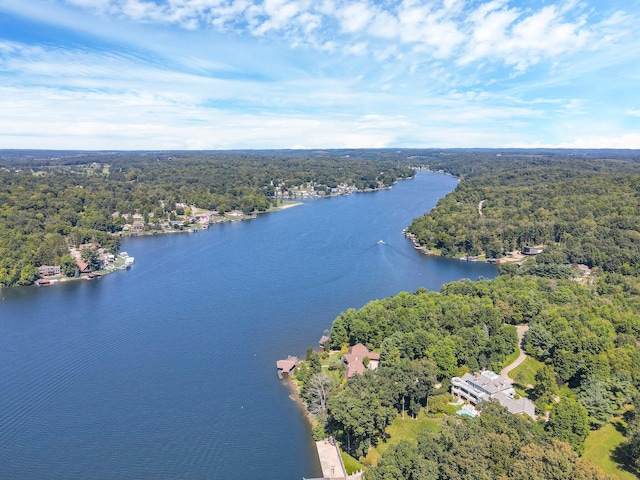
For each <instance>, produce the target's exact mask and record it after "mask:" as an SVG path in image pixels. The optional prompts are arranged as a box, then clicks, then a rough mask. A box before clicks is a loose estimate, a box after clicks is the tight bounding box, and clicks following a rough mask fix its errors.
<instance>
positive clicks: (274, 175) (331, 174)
mask: <svg viewBox="0 0 640 480" xmlns="http://www.w3.org/2000/svg"><path fill="white" fill-rule="evenodd" d="M314 155H315V156H314ZM345 155H346V156H345ZM412 175H413V171H412V170H411V169H410V168H408V167H407V166H403V165H399V164H398V163H397V162H391V161H388V160H385V159H381V160H380V161H371V160H363V159H358V158H352V157H350V156H349V155H348V154H344V155H336V154H333V155H323V154H322V152H317V153H316V154H313V155H312V154H311V152H309V154H307V153H305V152H303V153H300V152H298V153H295V152H293V151H286V152H276V151H273V152H257V153H256V152H248V153H241V152H73V151H72V152H61V151H23V150H19V151H11V150H6V151H2V152H0V286H15V285H30V284H32V283H33V282H34V281H35V280H37V278H38V269H37V267H38V266H41V265H60V264H63V266H64V264H68V263H69V262H71V263H73V262H72V260H71V259H70V257H68V249H69V247H70V246H77V245H80V244H83V243H85V242H92V243H94V244H99V245H101V246H102V247H104V248H105V249H106V250H108V251H110V252H112V253H116V252H117V250H118V248H119V246H120V236H119V233H120V232H121V231H122V228H123V225H124V222H123V220H122V216H120V215H114V213H115V212H119V213H120V214H123V213H127V214H139V215H142V216H143V217H144V219H145V221H149V220H150V219H153V220H154V221H156V222H157V221H159V220H161V219H170V218H171V219H175V218H172V215H173V216H175V213H176V207H175V205H176V204H186V205H190V206H191V205H193V206H195V207H197V208H202V209H206V210H216V211H218V212H221V213H224V212H227V211H230V210H236V209H237V210H242V211H243V212H244V213H245V214H250V213H253V212H263V211H265V210H267V209H268V208H269V207H270V206H272V205H275V203H276V201H277V198H276V190H277V191H278V192H279V193H280V195H281V196H282V195H286V194H287V193H288V192H289V191H290V190H294V188H295V187H298V186H301V185H309V184H312V185H313V186H314V189H315V191H324V192H329V191H330V189H331V188H334V187H336V186H337V185H338V184H348V185H350V186H353V187H355V188H357V189H358V190H362V191H364V190H368V189H376V188H384V187H388V186H390V185H392V184H393V183H395V182H396V181H397V180H398V179H400V178H408V177H410V176H412ZM70 271H73V268H72V269H71V270H70Z"/></svg>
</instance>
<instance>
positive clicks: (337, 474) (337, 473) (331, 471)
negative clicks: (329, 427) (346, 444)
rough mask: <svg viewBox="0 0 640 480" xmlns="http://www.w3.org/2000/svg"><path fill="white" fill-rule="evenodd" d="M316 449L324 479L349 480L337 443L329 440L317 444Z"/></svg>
mask: <svg viewBox="0 0 640 480" xmlns="http://www.w3.org/2000/svg"><path fill="white" fill-rule="evenodd" d="M316 448H317V449H318V458H319V459H320V466H321V467H322V475H323V477H324V478H327V479H329V480H347V472H346V470H345V468H344V463H342V457H341V456H340V450H339V449H338V445H337V444H336V442H332V441H330V440H329V439H325V440H321V441H319V442H316Z"/></svg>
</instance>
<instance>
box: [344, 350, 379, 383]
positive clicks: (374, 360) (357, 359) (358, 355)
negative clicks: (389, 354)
mask: <svg viewBox="0 0 640 480" xmlns="http://www.w3.org/2000/svg"><path fill="white" fill-rule="evenodd" d="M365 358H367V359H368V365H367V366H365ZM342 362H343V363H344V366H345V367H346V370H345V372H344V376H345V378H350V377H353V376H354V375H356V374H358V375H361V374H363V373H364V371H365V370H366V369H367V368H368V369H369V370H375V369H377V368H378V366H379V365H380V354H379V353H376V352H370V351H369V349H368V348H367V347H365V346H364V345H363V344H361V343H358V344H356V345H354V346H353V347H349V350H348V351H347V353H345V354H344V355H343V356H342Z"/></svg>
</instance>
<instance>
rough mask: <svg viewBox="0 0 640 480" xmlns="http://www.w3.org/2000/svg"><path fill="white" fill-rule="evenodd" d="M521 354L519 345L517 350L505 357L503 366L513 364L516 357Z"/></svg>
mask: <svg viewBox="0 0 640 480" xmlns="http://www.w3.org/2000/svg"><path fill="white" fill-rule="evenodd" d="M519 356H520V348H519V347H518V348H516V349H515V351H514V352H513V353H512V354H511V355H509V356H508V357H507V358H505V360H504V362H503V363H502V368H504V367H506V366H507V365H511V364H512V363H513V362H515V361H516V359H517V358H518V357H519ZM496 371H497V370H496Z"/></svg>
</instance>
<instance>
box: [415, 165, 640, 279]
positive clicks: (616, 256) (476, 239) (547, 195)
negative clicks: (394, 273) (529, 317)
mask: <svg viewBox="0 0 640 480" xmlns="http://www.w3.org/2000/svg"><path fill="white" fill-rule="evenodd" d="M430 166H431V167H432V168H436V169H444V170H446V171H449V172H452V173H454V174H456V175H460V176H461V177H462V178H463V179H464V181H463V182H461V183H460V185H459V187H458V188H457V189H456V190H455V192H453V193H452V194H450V195H448V196H447V197H445V198H444V199H442V200H441V201H440V203H439V204H438V205H437V207H436V208H435V209H434V210H433V211H431V212H429V213H427V214H425V215H424V216H422V217H420V218H417V219H415V220H414V222H413V223H412V224H411V225H410V227H409V229H408V231H409V232H410V233H412V234H414V235H415V239H416V241H417V243H419V244H420V245H424V246H426V247H427V248H428V249H430V250H433V251H435V252H437V253H440V254H442V255H444V256H461V255H471V256H477V255H485V256H486V257H487V258H500V257H504V256H505V255H506V254H507V253H508V252H512V251H515V250H522V249H523V248H524V247H525V246H527V245H543V246H544V248H545V251H546V254H545V255H544V256H542V257H540V259H539V261H540V263H542V261H545V262H546V263H560V264H563V263H576V264H585V265H587V266H589V267H600V268H602V269H603V270H605V271H609V272H618V273H624V274H633V275H638V274H640V162H638V161H637V159H636V158H634V157H630V156H629V157H615V158H604V159H598V158H586V159H585V158H581V157H570V158H550V157H538V156H531V157H522V156H507V155H502V156H500V157H495V156H494V157H493V158H491V157H489V156H487V155H477V156H475V157H471V158H465V160H464V161H462V160H461V159H460V158H458V157H443V158H441V159H437V160H435V161H433V162H432V163H431V164H430Z"/></svg>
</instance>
